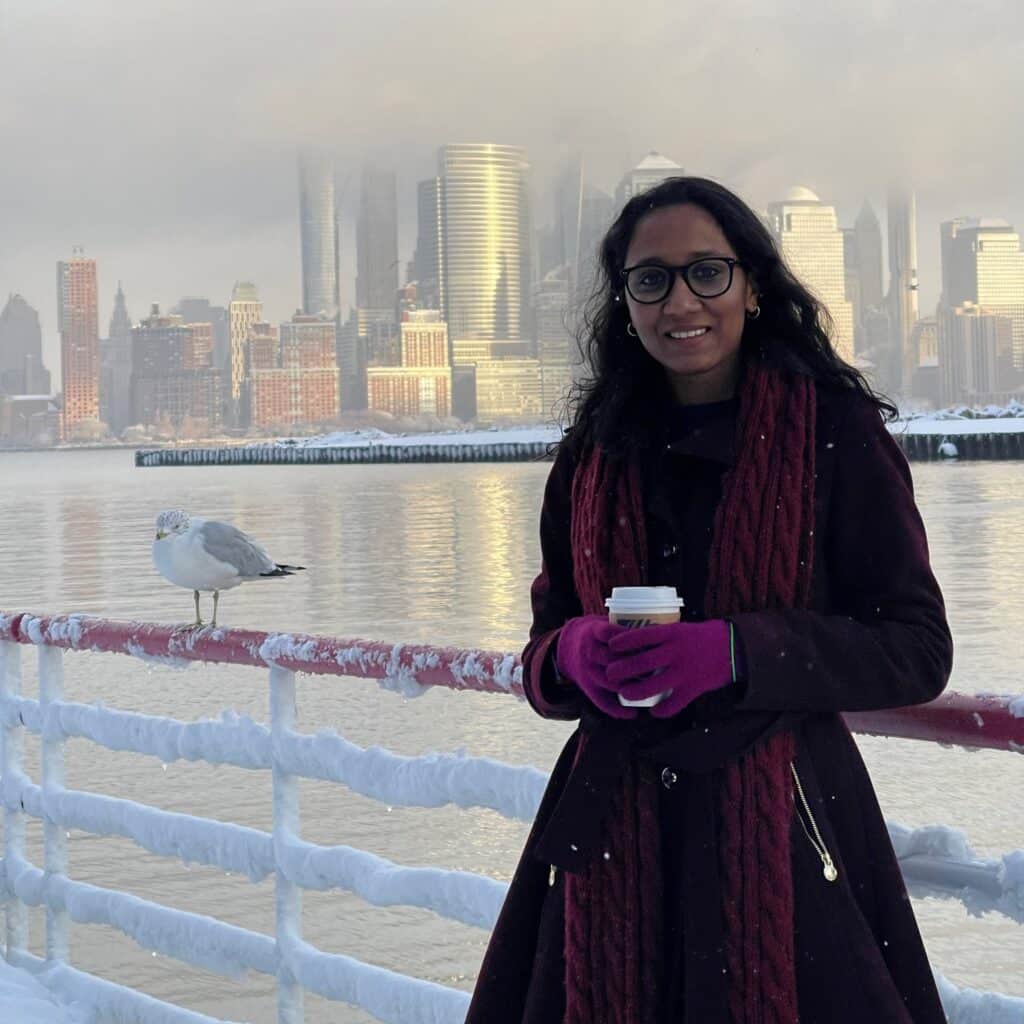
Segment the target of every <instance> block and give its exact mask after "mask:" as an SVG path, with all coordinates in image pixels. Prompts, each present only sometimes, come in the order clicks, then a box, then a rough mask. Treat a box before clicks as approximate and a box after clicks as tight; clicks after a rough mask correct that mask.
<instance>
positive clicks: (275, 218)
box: [0, 0, 1024, 371]
mask: <svg viewBox="0 0 1024 1024" xmlns="http://www.w3.org/2000/svg"><path fill="white" fill-rule="evenodd" d="M1022 10H1024V8H1022V7H1021V5H1020V4H1019V0H971V3H970V4H965V3H962V2H952V0H940V2H925V0H831V2H830V3H829V4H828V5H825V4H813V3H809V2H808V0H714V2H711V0H703V2H701V3H686V2H682V0H668V2H661V0H633V2H631V3H623V2H619V3H615V4H611V3H601V2H600V0H571V2H569V0H516V2H510V3H506V4H501V5H492V4H487V3H482V2H469V0H372V2H370V0H316V2H310V0H291V2H285V0H274V2H271V0H244V2H242V0H174V2H169V0H130V2H129V0H0V303H2V302H3V301H5V300H6V296H7V293H9V292H20V293H22V294H23V295H24V296H25V297H26V298H27V299H28V301H29V302H30V303H32V305H34V306H35V307H36V308H38V309H39V312H40V316H41V318H42V321H43V330H44V336H45V338H46V341H47V353H48V362H49V365H50V368H51V370H55V371H56V370H58V366H57V363H58V360H57V358H56V351H57V349H56V315H55V310H54V306H55V301H56V299H55V286H54V278H55V271H54V264H55V261H56V260H57V259H59V258H61V257H63V256H66V255H69V254H70V251H71V247H72V245H81V246H84V247H85V250H86V253H87V254H88V255H91V256H94V257H96V259H97V260H98V262H99V281H100V317H101V322H100V329H101V333H105V332H106V325H107V320H108V318H109V315H110V307H111V301H112V297H113V293H114V291H115V289H116V287H117V282H118V281H119V280H121V281H123V282H124V288H125V292H126V294H127V297H128V303H129V309H130V312H131V314H132V317H133V319H136V320H137V319H139V318H141V317H142V316H144V315H146V312H147V310H148V308H149V304H150V303H151V302H159V303H160V304H161V305H162V306H163V307H164V308H167V307H169V306H170V305H173V304H174V303H175V302H176V301H177V300H178V299H179V298H180V297H181V296H182V295H186V294H188V295H206V296H208V297H209V298H211V299H212V300H214V301H216V302H218V303H226V301H227V299H228V297H229V295H230V290H231V286H232V283H233V282H234V281H235V280H238V279H250V280H253V281H255V282H256V284H257V285H258V286H259V289H260V292H261V294H262V297H263V299H264V302H265V308H266V312H267V314H268V317H269V318H270V319H271V320H274V321H277V320H282V319H286V318H287V317H288V316H290V315H291V313H292V312H293V311H294V309H295V307H296V305H297V304H298V301H299V296H300V294H301V293H300V278H299V242H298V206H297V184H296V177H297V176H296V156H295V154H296V151H297V149H298V148H299V147H300V146H303V145H309V144H316V145H319V146H321V147H323V148H325V149H328V150H330V151H331V152H332V153H333V154H334V155H335V156H336V158H337V162H338V167H339V171H340V173H341V176H342V178H343V179H344V178H345V176H346V175H347V174H349V173H350V172H351V173H352V178H351V181H350V184H349V187H348V188H347V190H346V192H345V196H344V200H343V207H344V210H345V211H346V219H347V220H348V221H349V223H351V222H352V221H353V220H354V210H355V202H356V199H357V195H356V187H355V183H356V182H357V181H358V168H359V165H360V162H361V161H362V160H363V159H364V158H365V157H373V158H374V159H375V160H377V161H379V162H384V163H390V164H391V165H393V166H394V167H395V168H396V169H397V171H398V183H399V203H400V216H401V220H402V228H401V236H400V250H401V252H400V255H401V258H402V260H403V262H404V261H405V260H406V259H408V257H409V255H410V254H411V249H412V245H413V242H414V238H413V235H414V223H413V221H414V203H415V199H414V192H415V182H416V181H417V180H418V179H420V178H423V177H426V176H428V175H430V174H432V173H433V172H434V167H435V160H436V150H437V146H438V145H439V144H441V143H444V142H457V141H462V142H467V141H468V142H502V143H510V144H518V145H523V146H525V147H526V148H527V150H528V152H529V156H530V160H531V163H532V165H533V168H534V175H533V176H534V182H535V186H536V191H537V194H538V197H539V198H540V199H541V200H542V202H541V203H540V208H539V209H538V210H537V212H536V216H535V219H536V222H537V223H538V224H543V223H544V222H545V221H547V220H548V219H550V214H549V209H548V201H547V199H546V197H547V195H548V190H547V188H546V186H547V185H548V183H549V182H550V180H551V177H552V174H553V172H554V170H555V169H556V168H557V166H558V163H559V160H560V159H561V158H563V157H564V155H565V154H566V153H568V152H570V151H571V150H579V151H581V152H582V153H583V155H584V157H585V160H586V165H587V177H588V178H589V180H591V181H592V182H593V183H594V184H596V185H599V186H601V187H604V188H607V189H611V188H613V186H614V184H615V182H616V181H617V180H618V179H619V178H620V177H621V175H622V174H623V172H624V171H625V170H627V169H628V168H629V167H630V166H631V165H633V164H635V163H636V162H637V161H638V160H639V159H640V158H642V157H643V155H644V154H645V153H646V152H647V151H648V150H650V149H658V150H660V151H661V152H663V153H665V154H666V155H667V156H670V157H672V158H673V159H675V160H676V161H678V162H679V163H680V164H682V165H683V166H684V168H685V169H686V170H687V171H689V172H694V173H701V174H709V175H711V176H714V177H718V178H720V179H721V180H722V181H724V182H725V183H726V184H728V185H730V186H732V187H734V188H737V189H738V190H739V191H740V192H741V193H742V194H743V195H744V196H745V197H746V198H747V199H748V200H749V201H751V202H752V203H754V204H755V205H758V206H763V205H764V204H765V203H767V202H769V201H770V200H772V199H776V198H780V197H781V196H782V195H783V193H784V191H785V189H786V188H787V187H788V186H790V185H792V184H795V183H799V184H804V185H807V186H809V187H811V188H813V189H815V190H816V191H817V192H818V193H819V195H820V196H821V197H822V199H824V200H826V201H831V202H833V203H835V205H836V206H837V207H838V209H839V213H840V218H841V221H842V223H843V224H844V225H849V224H852V222H853V218H854V217H855V216H856V214H857V211H858V209H859V207H860V205H861V203H862V201H863V199H864V198H865V197H868V198H870V199H871V200H872V201H873V202H874V203H875V205H876V209H878V212H879V214H880V215H883V209H882V205H883V203H884V189H885V185H886V182H887V181H889V180H890V179H893V178H897V177H898V178H903V179H905V180H907V181H909V182H911V183H912V184H913V185H914V186H915V187H916V189H917V195H918V221H919V248H920V261H919V262H920V276H921V297H922V309H925V308H927V307H928V306H930V305H931V304H933V303H934V302H935V300H936V299H937V297H938V284H937V277H938V270H939V268H938V222H939V220H940V219H944V218H947V217H951V216H957V215H969V214H974V215H983V216H1002V217H1006V218H1009V219H1010V220H1012V221H1013V222H1014V223H1015V224H1017V225H1018V226H1019V227H1024V185H1022V182H1024V177H1022V166H1024V159H1022V157H1024V132H1022V131H1021V129H1022V126H1024V28H1022V26H1024V13H1022ZM343 242H344V251H343V254H342V259H343V280H342V293H343V295H342V298H343V303H344V304H346V305H347V303H348V302H349V301H351V299H352V296H353V292H354V284H353V278H354V254H353V253H352V251H351V247H352V237H351V231H350V230H347V231H346V232H345V236H344V238H343Z"/></svg>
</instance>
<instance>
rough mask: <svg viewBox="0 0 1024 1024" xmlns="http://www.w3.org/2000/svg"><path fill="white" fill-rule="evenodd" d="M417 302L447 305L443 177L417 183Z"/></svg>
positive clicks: (414, 268)
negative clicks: (445, 298) (445, 302)
mask: <svg viewBox="0 0 1024 1024" xmlns="http://www.w3.org/2000/svg"><path fill="white" fill-rule="evenodd" d="M412 279H413V280H415V282H416V302H417V304H418V305H420V306H421V307H423V308H424V309H444V296H445V289H444V200H443V193H442V190H441V179H440V178H428V179H427V180H426V181H421V182H420V183H419V184H418V185H417V186H416V252H415V253H414V255H413V260H412Z"/></svg>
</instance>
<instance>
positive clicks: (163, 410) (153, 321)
mask: <svg viewBox="0 0 1024 1024" xmlns="http://www.w3.org/2000/svg"><path fill="white" fill-rule="evenodd" d="M131 365H132V377H131V395H132V422H134V423H146V424H151V425H155V426H158V427H161V428H162V429H166V430H169V431H175V432H178V431H181V430H184V431H185V432H186V433H188V434H189V435H190V436H195V435H196V434H197V433H198V434H209V433H211V432H213V431H215V430H216V429H217V428H219V427H220V425H221V413H222V409H223V386H222V385H223V379H224V374H223V371H221V370H219V369H218V368H216V367H214V365H213V331H212V328H211V327H210V325H209V324H192V325H188V324H185V323H183V322H182V319H181V317H180V316H175V315H171V316H163V315H162V314H161V313H160V309H159V307H158V306H153V308H152V311H151V312H150V315H149V316H148V317H147V318H146V319H145V320H143V321H141V322H140V323H139V325H138V326H137V327H134V328H132V364H131Z"/></svg>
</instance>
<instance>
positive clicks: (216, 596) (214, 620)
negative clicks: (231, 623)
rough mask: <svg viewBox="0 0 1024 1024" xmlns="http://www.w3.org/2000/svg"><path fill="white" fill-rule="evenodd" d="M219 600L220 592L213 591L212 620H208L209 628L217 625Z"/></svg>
mask: <svg viewBox="0 0 1024 1024" xmlns="http://www.w3.org/2000/svg"><path fill="white" fill-rule="evenodd" d="M219 600H220V591H219V590H215V591H214V592H213V618H212V619H211V620H210V625H211V626H216V625H217V602H218V601H219Z"/></svg>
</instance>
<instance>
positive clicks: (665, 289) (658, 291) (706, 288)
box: [621, 256, 743, 304]
mask: <svg viewBox="0 0 1024 1024" xmlns="http://www.w3.org/2000/svg"><path fill="white" fill-rule="evenodd" d="M737 266H740V267H742V266H743V260H737V259H733V258H732V257H731V256H710V257H704V258H703V259H699V260H694V261H693V262H692V263H684V264H683V265H682V266H680V267H667V266H664V265H663V264H661V263H641V264H638V265H637V266H635V267H626V269H625V270H623V271H621V274H622V277H623V278H624V279H625V282H626V291H627V292H629V294H630V296H631V297H632V299H633V301H634V302H640V303H643V304H649V303H652V302H661V300H662V299H664V298H666V297H667V296H668V293H669V292H670V291H672V285H673V284H674V283H675V279H676V275H678V276H679V277H681V278H682V279H683V280H684V281H685V282H686V287H687V288H689V289H690V291H691V292H693V294H694V295H696V296H697V297H698V298H701V299H714V298H717V297H718V296H719V295H724V294H725V293H726V292H727V291H728V290H729V288H730V287H731V285H732V274H733V268H734V267H737Z"/></svg>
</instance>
